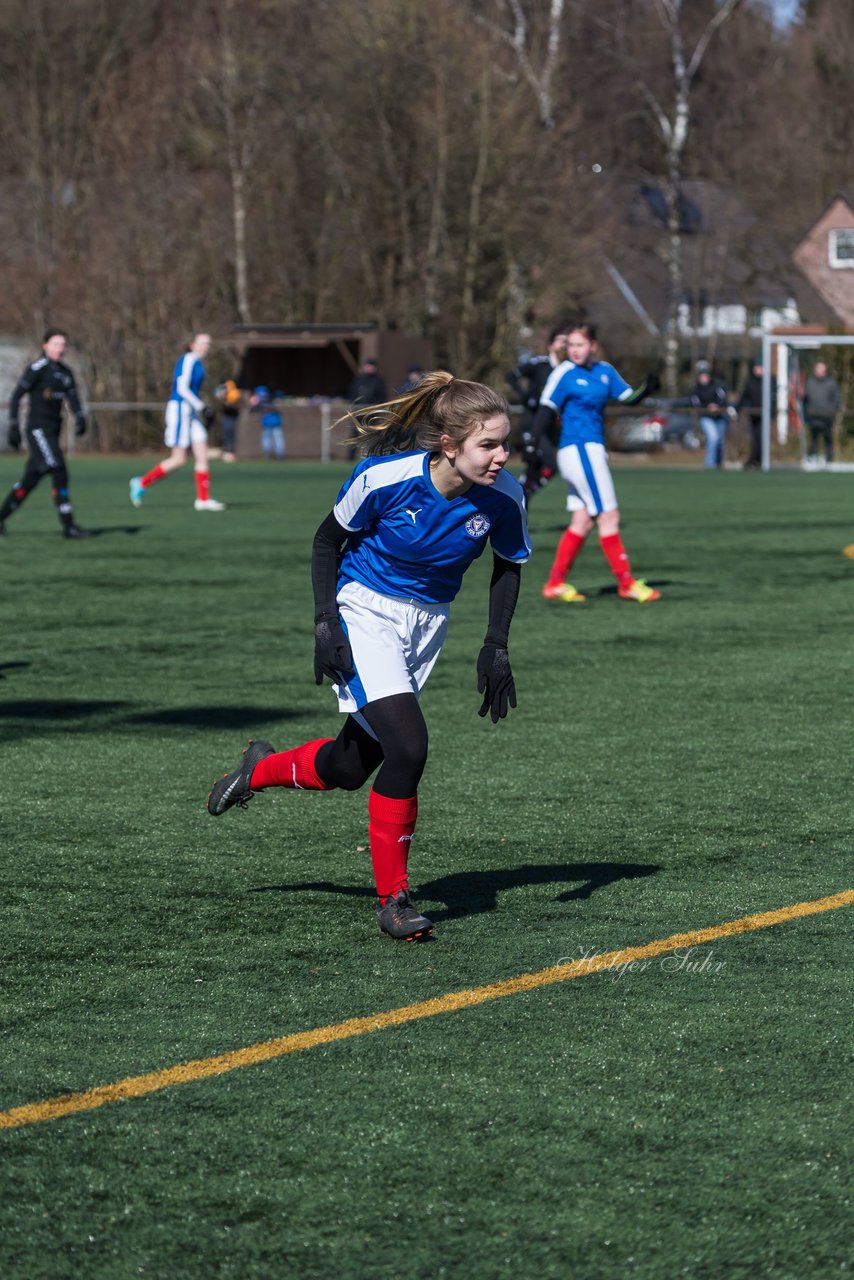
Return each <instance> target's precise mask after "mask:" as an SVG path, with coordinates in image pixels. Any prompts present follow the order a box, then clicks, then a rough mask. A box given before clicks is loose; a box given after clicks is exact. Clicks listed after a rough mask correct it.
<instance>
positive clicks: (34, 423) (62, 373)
mask: <svg viewBox="0 0 854 1280" xmlns="http://www.w3.org/2000/svg"><path fill="white" fill-rule="evenodd" d="M67 347H68V334H67V333H65V331H64V330H62V329H48V331H47V332H46V333H45V335H44V337H43V338H42V355H41V356H40V357H39V358H38V360H34V361H33V363H32V364H31V365H28V366H27V368H26V369H25V370H24V372H23V374H22V375H21V377H20V378H19V379H18V383H17V385H16V387H15V390H14V391H13V392H12V398H11V400H10V401H9V427H8V434H9V446H10V448H12V449H15V450H17V449H19V448H20V447H21V427H20V423H19V421H18V414H19V412H20V407H21V401H22V399H23V398H24V396H27V397H28V403H29V408H28V410H27V425H26V430H25V435H26V439H27V449H28V450H29V456H28V457H27V465H26V467H25V468H24V474H23V476H22V477H21V479H20V480H19V481H18V483H17V484H16V485H15V486H14V488H13V489H12V491H11V493H9V494H7V496H6V498H5V499H4V501H3V503H2V505H0V535H2V534H4V533H5V532H6V526H5V521H6V520H7V519H8V518H9V516H10V515H11V514H12V512H13V511H17V510H18V507H20V505H21V503H22V502H23V501H24V499H25V498H26V497H27V496H28V495H29V494H30V493H32V491H33V489H35V487H36V485H37V484H38V483H39V481H40V480H41V479H42V478H43V477H44V476H48V475H49V476H50V478H51V496H52V497H53V503H54V506H55V507H56V514H57V515H58V516H59V523H60V524H61V526H62V533H63V536H64V537H66V538H89V537H91V530H90V529H81V528H80V527H79V526H78V525H76V524H75V522H74V508H73V507H72V505H71V499H70V497H69V494H68V468H67V466H66V464H65V458H64V456H63V453H62V449H61V448H60V445H59V433H60V431H61V429H62V409H63V405H64V404H65V403H66V402H67V403H68V404H69V406H70V408H71V412H72V413H73V414H74V418H75V422H76V427H75V434H76V435H78V436H82V435H83V433H84V432H85V430H86V415H85V413H84V412H83V409H82V407H81V405H80V397H79V396H78V394H77V385H76V383H75V381H74V374H73V373H72V372H71V370H70V369H69V367H68V365H66V364H63V363H62V357H63V356H64V355H65V351H66V348H67Z"/></svg>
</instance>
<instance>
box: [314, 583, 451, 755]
mask: <svg viewBox="0 0 854 1280" xmlns="http://www.w3.org/2000/svg"><path fill="white" fill-rule="evenodd" d="M338 613H339V615H340V617H341V621H342V623H343V624H344V630H345V631H346V632H347V638H348V640H349V641H350V648H351V650H352V653H353V666H354V667H355V669H356V674H355V676H353V678H352V679H351V680H349V681H348V682H347V684H336V685H334V686H333V687H334V689H335V692H336V693H337V695H338V710H339V711H343V712H345V713H346V714H348V715H351V716H353V717H354V719H356V720H358V722H359V724H360V725H361V726H362V728H363V729H367V731H368V733H371V734H372V731H371V729H370V728H369V726H368V724H367V722H366V721H365V719H364V717H363V716H361V715H359V711H360V710H361V708H362V707H364V706H366V705H367V704H368V703H369V702H376V701H377V700H378V699H379V698H388V697H391V695H392V694H394V693H414V694H415V696H416V697H418V695H419V694H420V692H421V690H422V689H423V687H424V685H425V683H426V681H427V677H428V676H429V674H430V672H431V671H432V670H433V666H434V664H435V662H436V659H437V658H438V656H439V653H440V651H441V648H442V645H443V644H444V642H445V634H446V632H447V630H448V618H449V616H450V606H449V605H447V604H424V603H423V601H421V600H401V599H399V598H397V597H396V596H381V595H380V594H379V593H378V592H376V591H371V590H370V589H369V588H368V587H363V586H362V584H361V583H360V582H348V583H346V584H345V585H344V586H343V587H342V588H341V590H340V591H339V592H338ZM372 736H373V734H372Z"/></svg>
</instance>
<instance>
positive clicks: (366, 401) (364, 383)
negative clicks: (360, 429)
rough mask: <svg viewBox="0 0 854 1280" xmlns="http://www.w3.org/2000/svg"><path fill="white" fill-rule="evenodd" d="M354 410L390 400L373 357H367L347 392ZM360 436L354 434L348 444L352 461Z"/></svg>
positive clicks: (347, 397)
mask: <svg viewBox="0 0 854 1280" xmlns="http://www.w3.org/2000/svg"><path fill="white" fill-rule="evenodd" d="M345 399H347V400H349V401H350V402H351V404H352V406H353V408H354V409H356V408H361V409H364V408H366V407H367V406H369V405H372V404H385V402H386V401H387V400H388V391H387V390H386V384H385V378H384V377H383V376H382V374H381V373H380V367H379V364H378V363H377V361H376V360H375V359H374V357H373V356H365V358H364V360H363V361H362V365H361V368H360V369H359V372H358V373H357V374H356V376H355V378H354V379H353V381H352V382H351V383H350V385H349V387H348V388H347V390H346V392H345ZM357 440H358V435H357V434H354V435H352V436H351V437H350V440H349V442H348V449H347V456H348V458H349V459H350V460H351V461H352V460H353V459H354V458H355V456H356V442H357Z"/></svg>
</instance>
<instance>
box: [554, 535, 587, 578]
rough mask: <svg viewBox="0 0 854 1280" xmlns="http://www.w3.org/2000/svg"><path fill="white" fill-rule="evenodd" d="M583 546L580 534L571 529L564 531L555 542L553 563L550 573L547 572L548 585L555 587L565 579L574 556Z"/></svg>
mask: <svg viewBox="0 0 854 1280" xmlns="http://www.w3.org/2000/svg"><path fill="white" fill-rule="evenodd" d="M583 546H584V539H583V538H582V537H581V535H580V534H578V533H575V532H574V531H573V530H572V529H567V531H566V533H565V534H564V535H563V537H562V538H561V540H560V542H559V543H558V544H557V551H556V552H555V558H554V564H553V565H552V568H551V573H550V574H549V581H548V585H549V586H550V587H556V586H558V585H559V584H560V583H561V582H564V581H565V579H566V575H567V574H568V573H569V571H570V569H571V568H572V566H573V564H574V563H575V557H576V556H577V555H578V553H579V551H580V550H581V548H582V547H583Z"/></svg>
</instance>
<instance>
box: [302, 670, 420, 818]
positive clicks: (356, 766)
mask: <svg viewBox="0 0 854 1280" xmlns="http://www.w3.org/2000/svg"><path fill="white" fill-rule="evenodd" d="M362 715H363V717H364V718H365V720H366V721H367V722H368V724H369V725H370V726H371V728H372V729H373V731H374V733H375V734H376V737H375V738H372V737H371V735H370V734H369V733H368V732H367V731H366V730H365V729H363V728H362V726H361V725H360V724H359V723H358V722H357V721H356V720H354V719H353V717H352V716H348V717H347V719H346V720H345V722H344V728H343V729H342V730H341V732H340V733H339V735H338V737H337V738H336V739H335V741H334V742H328V743H327V744H326V745H325V746H323V747H321V748H320V750H319V751H318V753H317V759H316V760H315V762H314V767H315V769H316V770H317V772H318V774H319V776H320V778H321V779H322V780H323V781H324V782H325V783H326V784H327V785H328V786H330V787H341V788H342V789H343V790H344V791H358V789H359V787H362V786H364V785H365V783H366V782H367V780H368V778H370V776H371V774H372V773H373V772H374V770H375V769H379V773H378V774H377V776H376V778H375V779H374V790H375V791H378V792H379V794H380V795H383V796H388V797H389V799H391V800H406V799H408V797H409V796H414V795H415V793H416V791H417V790H418V783H419V782H420V781H421V775H422V773H423V772H424V766H425V764H426V763H427V725H426V724H425V721H424V716H423V714H422V711H421V707H420V706H419V705H418V699H417V698H416V696H415V694H414V693H395V694H392V696H391V697H390V698H380V699H379V701H378V702H369V703H368V705H367V706H366V707H363V708H362Z"/></svg>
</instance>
